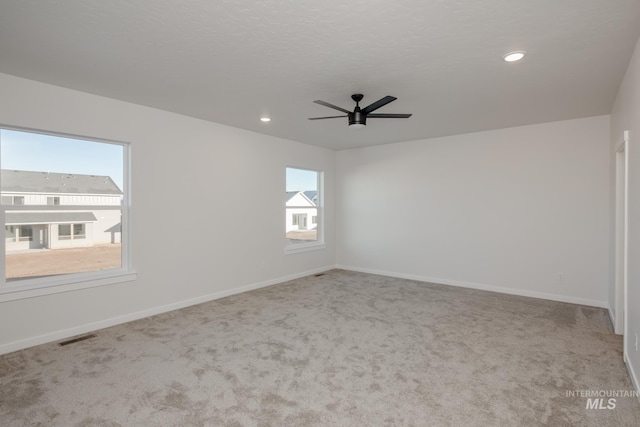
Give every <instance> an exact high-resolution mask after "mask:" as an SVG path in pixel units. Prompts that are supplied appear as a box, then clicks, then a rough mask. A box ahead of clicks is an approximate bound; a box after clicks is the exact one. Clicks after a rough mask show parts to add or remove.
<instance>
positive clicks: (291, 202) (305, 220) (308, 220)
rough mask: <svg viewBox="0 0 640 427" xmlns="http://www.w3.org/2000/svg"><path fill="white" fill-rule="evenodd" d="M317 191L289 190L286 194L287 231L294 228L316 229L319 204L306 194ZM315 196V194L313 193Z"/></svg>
mask: <svg viewBox="0 0 640 427" xmlns="http://www.w3.org/2000/svg"><path fill="white" fill-rule="evenodd" d="M306 193H316V195H315V198H316V200H317V192H316V191H306V192H305V191H287V196H286V211H287V216H286V222H287V228H286V232H287V233H288V232H289V231H294V230H315V229H316V228H317V227H318V224H317V218H318V208H317V205H316V204H315V203H314V202H313V201H312V200H311V199H310V198H309V197H308V196H307V195H306ZM311 196H312V197H313V195H311Z"/></svg>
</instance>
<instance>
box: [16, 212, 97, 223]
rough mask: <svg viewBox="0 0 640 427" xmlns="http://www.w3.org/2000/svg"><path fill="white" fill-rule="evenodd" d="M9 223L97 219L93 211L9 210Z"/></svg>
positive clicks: (91, 220)
mask: <svg viewBox="0 0 640 427" xmlns="http://www.w3.org/2000/svg"><path fill="white" fill-rule="evenodd" d="M5 215H6V223H7V224H14V225H15V224H52V223H64V222H76V223H79V222H93V221H97V219H96V217H95V215H94V214H92V213H91V212H7V213H5Z"/></svg>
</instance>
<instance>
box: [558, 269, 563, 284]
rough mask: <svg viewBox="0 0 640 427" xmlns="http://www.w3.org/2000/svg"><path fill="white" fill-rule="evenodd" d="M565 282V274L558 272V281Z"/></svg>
mask: <svg viewBox="0 0 640 427" xmlns="http://www.w3.org/2000/svg"><path fill="white" fill-rule="evenodd" d="M563 280H564V273H563V272H562V271H559V272H558V281H559V282H562V281H563Z"/></svg>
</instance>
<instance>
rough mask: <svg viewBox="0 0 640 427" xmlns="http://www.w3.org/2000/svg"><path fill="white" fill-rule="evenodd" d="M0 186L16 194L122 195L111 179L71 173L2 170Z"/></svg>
mask: <svg viewBox="0 0 640 427" xmlns="http://www.w3.org/2000/svg"><path fill="white" fill-rule="evenodd" d="M0 186H1V188H0V190H1V191H3V192H5V191H12V192H16V193H47V194H55V193H70V194H113V195H121V194H122V190H120V188H118V186H117V185H116V183H115V182H113V180H112V179H111V177H108V176H100V175H80V174H71V173H55V172H33V171H19V170H8V169H2V175H1V176H0Z"/></svg>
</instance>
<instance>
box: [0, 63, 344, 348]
mask: <svg viewBox="0 0 640 427" xmlns="http://www.w3.org/2000/svg"><path fill="white" fill-rule="evenodd" d="M0 99H3V100H4V101H5V102H2V103H0V123H1V124H5V125H12V126H22V127H27V128H35V129H42V130H48V131H55V132H63V133H71V134H77V135H81V136H88V137H96V138H106V139H113V140H120V141H129V142H131V144H132V151H133V152H132V161H133V171H132V182H133V189H132V190H133V191H132V193H133V208H132V218H133V219H132V225H133V235H134V243H133V256H134V263H135V268H136V269H137V271H138V279H137V280H136V281H134V282H128V283H122V284H119V285H110V286H103V287H98V288H91V289H85V290H81V291H74V292H68V293H63V294H56V295H49V296H43V297H37V298H30V299H22V300H17V301H12V302H5V303H1V304H0V325H2V326H1V327H0V352H2V351H9V350H12V349H17V348H20V347H23V346H27V345H32V344H37V343H38V342H43V341H47V340H50V339H57V338H60V337H62V336H64V335H65V334H66V335H67V336H68V335H69V334H72V333H81V332H84V331H85V330H91V329H92V328H93V327H98V326H104V325H107V324H110V323H116V322H119V321H125V320H128V319H131V318H135V317H139V316H142V315H148V314H152V313H154V312H157V311H162V310H165V309H170V308H177V307H178V306H180V305H181V304H185V303H193V302H196V301H201V300H203V299H206V298H208V297H212V296H216V295H221V294H225V293H232V292H235V291H238V290H241V289H246V287H251V286H260V285H264V284H267V283H273V282H275V281H278V280H282V279H283V278H288V277H294V276H297V275H301V274H304V273H308V272H313V271H317V270H320V269H325V268H328V267H331V266H333V264H334V262H335V247H334V243H333V241H334V238H333V236H334V233H335V231H334V203H333V200H334V188H335V170H334V169H335V153H334V152H333V151H330V150H326V149H321V148H316V147H312V146H308V145H304V144H300V143H296V142H292V141H287V140H283V139H279V138H274V137H269V136H265V135H260V134H256V133H253V132H248V131H244V130H240V129H236V128H231V127H227V126H223V125H218V124H215V123H211V122H206V121H202V120H196V119H192V118H188V117H185V116H180V115H177V114H172V113H168V112H163V111H160V110H155V109H152V108H146V107H142V106H138V105H133V104H129V103H124V102H120V101H116V100H113V99H108V98H103V97H98V96H93V95H89V94H86V93H82V92H77V91H72V90H68V89H64V88H60V87H55V86H50V85H45V84H41V83H37V82H33V81H29V80H25V79H20V78H16V77H13V76H8V75H2V74H0ZM256 119H257V118H256ZM287 165H296V166H299V167H305V168H309V169H314V170H323V171H324V172H325V218H326V226H325V233H326V237H327V239H326V240H327V245H326V249H325V250H321V251H314V252H305V253H299V254H292V255H284V247H285V244H286V240H285V235H284V227H285V222H284V212H285V210H284V202H283V200H284V198H283V194H284V191H285V168H286V166H287ZM177 194H179V195H180V197H179V198H176V197H173V196H171V195H177ZM247 195H251V197H247ZM256 206H259V207H261V209H262V213H261V215H258V216H256V215H255V207H256ZM256 218H257V219H256ZM256 221H257V222H256ZM203 233H204V236H205V238H204V239H203Z"/></svg>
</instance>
